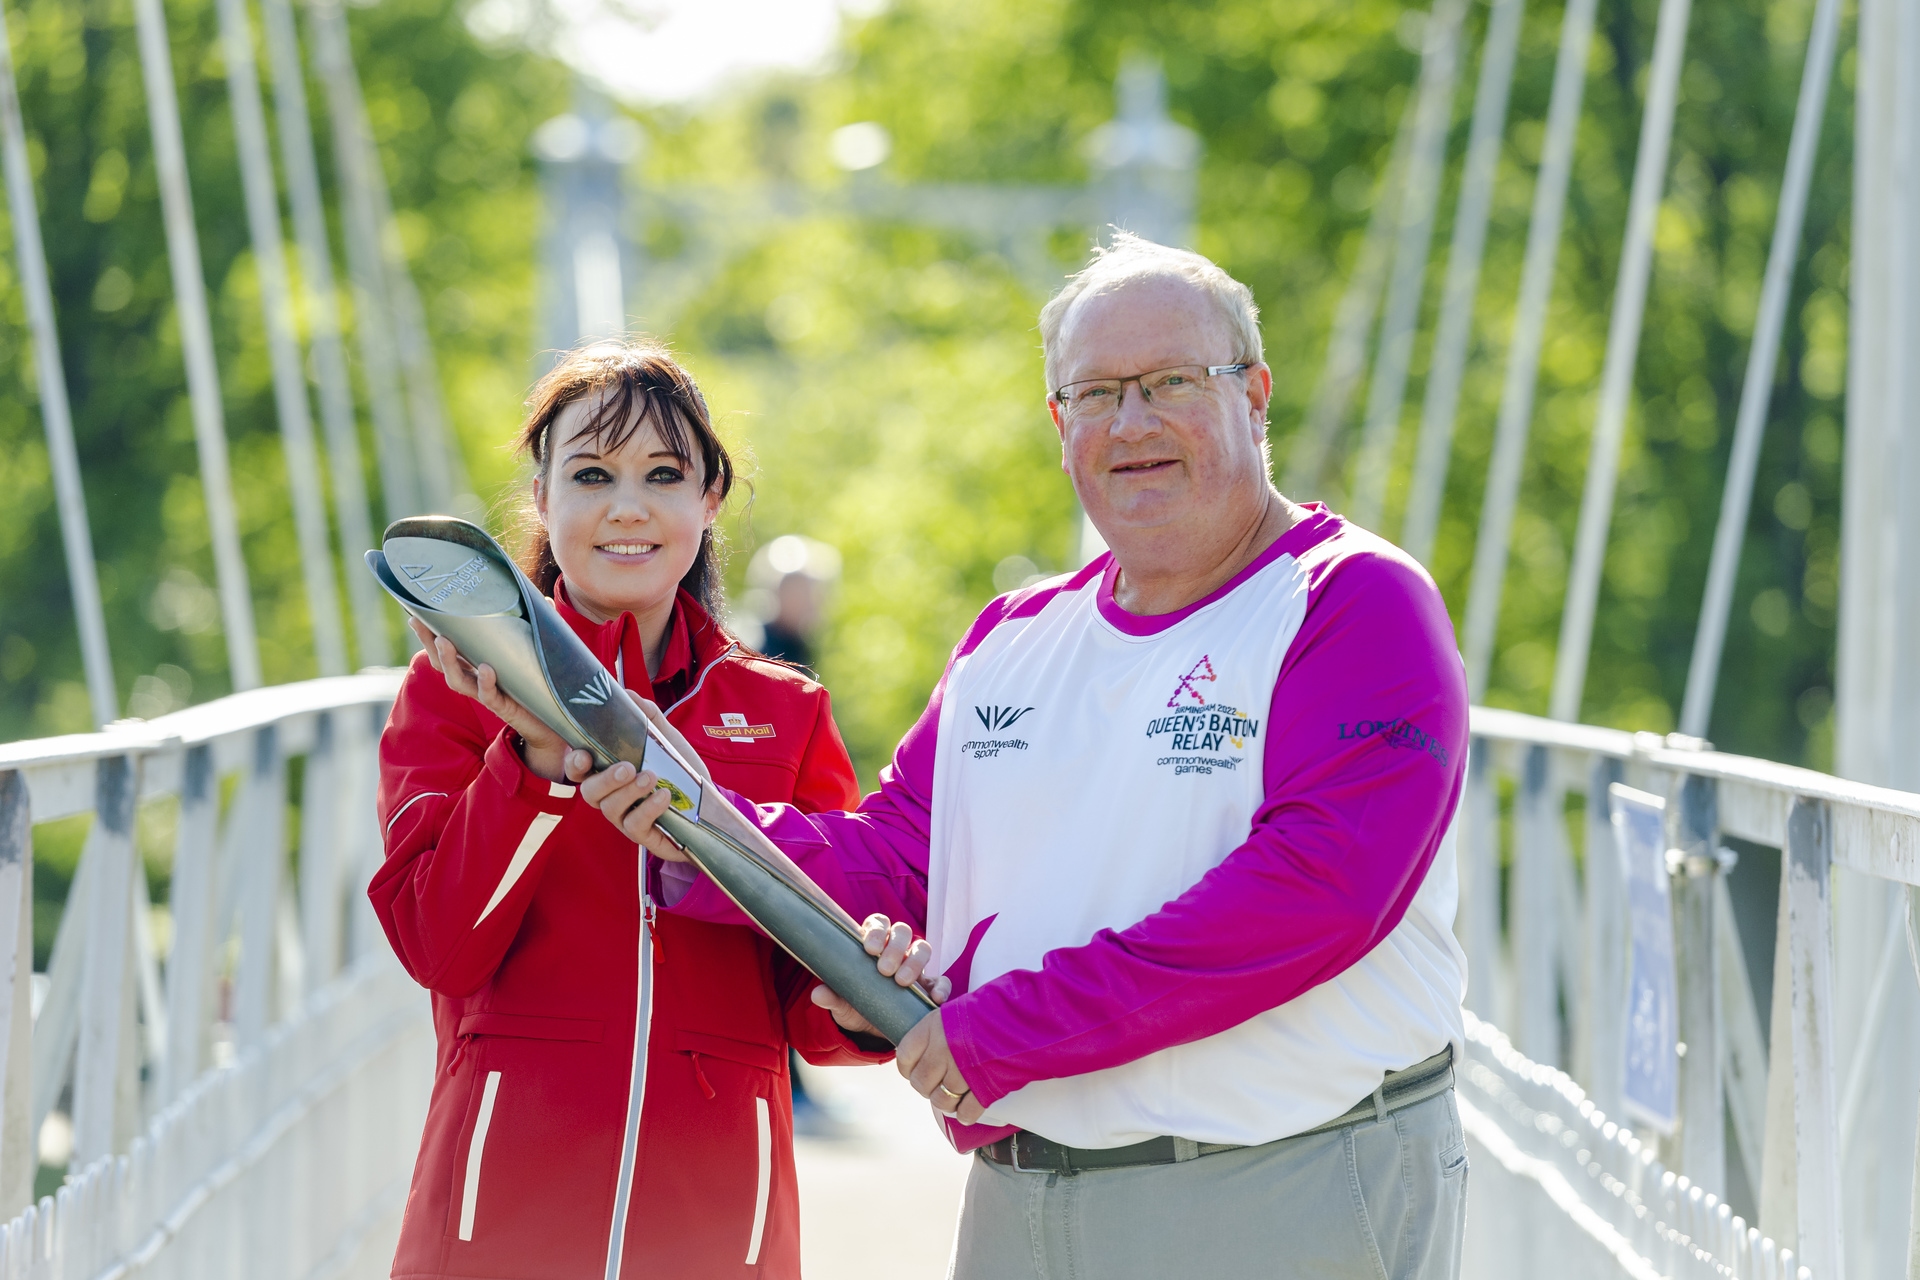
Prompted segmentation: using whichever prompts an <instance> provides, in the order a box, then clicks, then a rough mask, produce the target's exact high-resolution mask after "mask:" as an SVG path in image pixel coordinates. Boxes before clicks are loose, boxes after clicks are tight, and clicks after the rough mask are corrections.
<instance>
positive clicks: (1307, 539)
mask: <svg viewBox="0 0 1920 1280" xmlns="http://www.w3.org/2000/svg"><path fill="white" fill-rule="evenodd" d="M1299 505H1300V506H1301V508H1302V509H1304V510H1305V511H1306V513H1307V518H1306V519H1304V520H1302V521H1301V522H1300V523H1299V524H1296V525H1294V526H1293V528H1291V529H1289V530H1287V531H1286V532H1285V533H1283V534H1281V535H1280V536H1279V537H1277V538H1275V539H1274V540H1273V545H1272V546H1270V547H1268V548H1267V549H1266V550H1265V551H1262V552H1261V553H1260V554H1259V555H1257V556H1255V557H1254V558H1253V560H1252V562H1251V563H1249V564H1248V565H1247V567H1246V568H1244V569H1242V570H1241V571H1240V572H1238V573H1236V574H1234V575H1233V577H1231V578H1229V579H1228V580H1227V581H1226V582H1225V583H1223V584H1222V585H1221V586H1219V587H1217V588H1215V589H1214V590H1213V591H1211V592H1209V593H1208V594H1207V595H1205V596H1203V597H1202V598H1200V599H1198V600H1195V601H1194V602H1193V603H1192V604H1190V605H1187V606H1185V607H1183V608H1180V609H1176V610H1174V611H1173V612H1172V613H1128V612H1127V611H1126V610H1125V609H1122V608H1121V607H1120V605H1119V603H1118V602H1116V601H1115V600H1114V598H1113V586H1114V580H1115V579H1116V578H1118V577H1119V576H1120V562H1119V561H1117V560H1115V559H1113V557H1112V555H1111V553H1109V554H1108V556H1107V566H1106V570H1105V571H1104V572H1103V573H1102V574H1101V575H1100V588H1099V590H1098V591H1097V592H1096V593H1095V594H1094V601H1095V603H1096V604H1097V605H1098V606H1099V609H1100V616H1101V617H1102V618H1105V619H1106V620H1107V622H1108V623H1109V624H1111V625H1112V627H1113V629H1114V630H1116V631H1118V632H1120V634H1122V635H1128V636H1154V635H1159V634H1160V633H1161V632H1162V631H1165V630H1166V629H1167V628H1168V627H1171V626H1173V625H1174V624H1175V623H1177V622H1179V621H1181V620H1182V619H1184V618H1187V617H1190V616H1191V615H1192V614H1194V613H1196V612H1198V611H1199V610H1201V609H1204V608H1206V607H1207V606H1208V605H1210V604H1212V603H1213V602H1214V601H1216V600H1219V599H1222V598H1223V597H1225V596H1226V595H1227V594H1228V593H1229V592H1231V591H1232V590H1233V589H1234V588H1236V587H1238V586H1239V585H1240V584H1241V583H1243V582H1245V581H1246V580H1247V579H1249V578H1251V577H1252V576H1253V575H1254V574H1256V573H1258V572H1260V571H1261V570H1262V569H1264V568H1266V567H1267V566H1268V565H1270V564H1272V563H1273V562H1274V561H1275V560H1278V559H1279V558H1280V557H1281V556H1287V555H1291V556H1298V555H1299V554H1300V553H1301V552H1303V551H1305V550H1307V549H1308V548H1309V547H1313V546H1316V545H1318V544H1319V543H1321V542H1324V541H1325V540H1326V539H1328V538H1330V537H1332V536H1333V535H1334V534H1335V533H1338V532H1339V531H1340V528H1341V526H1342V525H1344V524H1345V523H1346V521H1345V520H1344V519H1343V518H1341V517H1340V516H1337V515H1334V514H1333V513H1332V512H1330V511H1328V510H1327V509H1326V507H1325V505H1323V504H1322V503H1318V502H1303V503H1300V504H1299Z"/></svg>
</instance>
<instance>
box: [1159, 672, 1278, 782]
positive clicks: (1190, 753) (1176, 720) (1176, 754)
mask: <svg viewBox="0 0 1920 1280" xmlns="http://www.w3.org/2000/svg"><path fill="white" fill-rule="evenodd" d="M1219 680H1220V673H1219V672H1217V671H1215V670H1214V669H1213V659H1212V657H1211V656H1210V655H1208V654H1204V653H1203V654H1201V655H1200V661H1198V662H1196V663H1194V664H1193V667H1192V668H1191V669H1190V670H1189V671H1188V672H1187V673H1186V674H1185V675H1183V676H1181V677H1180V678H1179V681H1178V682H1177V683H1176V684H1175V685H1174V688H1173V696H1172V697H1170V698H1168V699H1167V714H1166V715H1163V716H1155V717H1154V718H1153V719H1151V720H1149V721H1148V722H1147V741H1148V742H1150V743H1153V744H1154V745H1155V746H1156V747H1160V748H1164V749H1166V750H1167V751H1169V752H1171V753H1173V754H1169V755H1164V756H1161V757H1159V758H1158V759H1156V760H1155V761H1154V764H1156V765H1158V766H1160V767H1161V768H1164V769H1171V770H1173V773H1174V776H1175V777H1179V776H1180V775H1182V774H1188V773H1192V774H1203V775H1204V774H1210V773H1214V772H1220V773H1232V772H1234V771H1235V770H1237V769H1238V768H1239V767H1240V765H1241V763H1242V762H1243V761H1244V760H1245V759H1246V758H1247V756H1246V752H1247V749H1248V747H1249V746H1251V745H1253V744H1254V743H1255V742H1256V741H1257V740H1258V739H1259V737H1260V722H1259V721H1258V720H1254V719H1250V718H1249V717H1247V716H1245V715H1242V714H1241V712H1240V710H1239V708H1237V707H1231V706H1228V705H1226V704H1225V703H1222V702H1215V701H1213V700H1212V699H1211V698H1210V697H1209V696H1208V691H1207V688H1206V686H1208V685H1212V684H1217V683H1219Z"/></svg>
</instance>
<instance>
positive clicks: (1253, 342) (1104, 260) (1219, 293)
mask: <svg viewBox="0 0 1920 1280" xmlns="http://www.w3.org/2000/svg"><path fill="white" fill-rule="evenodd" d="M1150 277H1162V278H1172V279H1176V280H1185V281H1186V282H1187V283H1189V284H1191V285H1194V286H1195V287H1196V288H1198V289H1199V290H1200V291H1201V292H1202V293H1204V294H1206V295H1207V298H1208V300H1209V301H1211V302H1212V303H1213V305H1214V307H1215V309H1216V310H1217V311H1218V312H1219V315H1220V320H1221V322H1222V323H1223V324H1225V325H1226V327H1227V332H1228V333H1229V334H1231V335H1232V338H1233V346H1234V349H1233V351H1232V352H1231V353H1230V354H1229V356H1228V358H1227V362H1228V363H1239V362H1242V361H1244V362H1245V363H1247V364H1259V363H1260V361H1261V358H1262V351H1263V348H1262V347H1261V345H1260V308H1259V306H1258V305H1256V304H1255V303H1254V300H1253V290H1251V289H1249V288H1247V286H1245V285H1244V284H1241V283H1240V282H1239V281H1238V280H1235V279H1234V278H1233V277H1232V276H1230V275H1228V274H1227V273H1226V272H1224V271H1222V270H1221V269H1220V268H1219V267H1218V266H1216V265H1215V264H1214V263H1213V261H1212V260H1211V259H1208V258H1203V257H1201V256H1200V255H1199V254H1197V253H1189V252H1188V251H1187V250H1185V249H1173V248H1169V247H1168V246H1166V245H1164V244H1155V243H1154V242H1153V241H1151V240H1145V239H1142V238H1141V237H1139V236H1137V235H1134V234H1133V233H1132V232H1131V231H1115V232H1114V233H1113V239H1112V241H1111V243H1109V244H1106V245H1103V246H1095V248H1094V251H1093V260H1092V261H1091V262H1089V263H1087V265H1086V266H1084V267H1082V268H1081V269H1080V270H1079V271H1077V272H1075V273H1074V274H1073V275H1070V276H1068V277H1067V283H1066V284H1065V285H1064V286H1063V287H1062V288H1061V290H1060V292H1058V293H1056V294H1054V295H1053V297H1051V298H1049V299H1048V300H1047V305H1046V306H1044V307H1042V308H1040V347H1041V350H1042V351H1044V352H1045V354H1046V361H1047V389H1048V390H1049V391H1052V390H1053V389H1054V388H1055V387H1057V386H1059V383H1058V382H1056V381H1055V380H1054V375H1055V372H1056V370H1057V368H1058V363H1059V359H1060V329H1061V327H1062V326H1063V325H1064V324H1065V323H1066V319H1067V312H1068V311H1069V310H1071V309H1072V307H1073V304H1074V303H1075V302H1077V301H1079V300H1080V298H1081V297H1083V296H1085V295H1086V294H1089V293H1102V292H1105V291H1107V290H1110V289H1115V288H1118V287H1119V286H1121V285H1123V284H1126V283H1128V282H1130V281H1133V280H1142V279H1147V278H1150Z"/></svg>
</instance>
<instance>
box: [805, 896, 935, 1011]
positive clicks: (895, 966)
mask: <svg viewBox="0 0 1920 1280" xmlns="http://www.w3.org/2000/svg"><path fill="white" fill-rule="evenodd" d="M860 941H861V944H862V945H863V946H865V947H866V949H867V954H868V955H870V956H872V957H873V958H874V968H876V969H878V970H880V972H881V973H883V974H885V975H886V976H887V977H890V978H892V979H893V980H894V981H895V982H897V983H899V984H900V985H901V986H903V987H910V986H912V985H913V984H914V983H915V982H918V981H919V980H920V975H921V974H922V973H923V972H925V971H926V967H927V963H928V962H929V961H930V960H932V959H933V948H932V947H931V946H929V945H928V943H927V940H926V939H925V938H915V937H914V936H913V930H912V929H911V928H909V927H908V926H907V923H906V921H904V920H902V921H898V922H895V921H892V920H889V919H887V918H886V917H885V916H883V915H878V914H875V915H870V916H868V917H867V918H866V920H865V921H864V922H863V923H862V924H861V926H860ZM921 985H923V986H924V987H926V989H927V994H928V995H930V996H932V997H933V1001H934V1003H935V1004H939V1003H941V1002H943V1001H945V1000H946V998H947V993H948V992H950V991H952V990H953V984H952V983H950V982H948V981H947V979H946V978H945V977H944V976H943V977H939V978H935V979H934V980H933V981H932V982H928V983H922V984H921ZM813 1002H814V1003H815V1004H817V1005H819V1006H820V1007H821V1008H822V1009H825V1010H826V1011H827V1012H828V1013H831V1014H832V1015H833V1020H834V1021H835V1022H837V1023H839V1024H840V1025H841V1027H842V1028H844V1029H845V1030H848V1031H851V1032H854V1033H855V1034H856V1035H869V1036H877V1035H879V1034H880V1032H879V1030H878V1029H877V1028H876V1027H875V1026H874V1025H873V1024H872V1023H871V1022H868V1021H867V1020H866V1019H865V1018H864V1017H862V1016H861V1014H860V1011H859V1010H858V1009H855V1008H854V1007H853V1006H852V1005H850V1004H848V1003H847V1002H846V1001H845V1000H844V999H842V998H841V996H840V993H839V992H837V991H834V990H832V989H831V988H828V987H824V986H819V987H815V988H814V989H813Z"/></svg>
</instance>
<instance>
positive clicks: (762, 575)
mask: <svg viewBox="0 0 1920 1280" xmlns="http://www.w3.org/2000/svg"><path fill="white" fill-rule="evenodd" d="M839 580H840V553H839V551H837V550H836V549H834V548H833V547H831V546H829V545H828V544H827V543H824V542H821V541H819V540H818V539H815V538H807V537H802V536H801V535H799V534H797V533H789V534H786V535H784V536H782V537H778V538H775V539H774V540H773V541H772V542H769V543H768V544H767V545H766V546H764V547H762V548H760V550H758V551H756V552H754V555H753V559H752V561H750V562H749V563H748V565H747V595H746V599H745V601H744V602H743V603H744V604H745V605H746V607H747V611H748V613H749V614H750V615H752V616H753V617H754V618H756V619H757V620H758V621H759V623H760V629H761V631H760V639H759V643H758V644H756V645H754V648H756V649H758V650H760V652H761V653H764V654H766V655H767V656H768V657H769V658H778V659H779V660H780V661H782V662H791V663H792V664H793V665H794V666H796V667H803V668H805V669H806V670H807V671H808V672H809V673H811V672H813V671H814V669H815V667H816V666H817V662H816V654H815V651H814V647H813V642H814V637H815V636H817V635H818V634H819V632H820V627H821V625H822V624H823V623H824V622H825V621H826V610H827V598H828V596H829V595H830V594H831V592H832V590H833V584H834V583H836V582H838V581H839ZM743 638H747V637H743Z"/></svg>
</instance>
